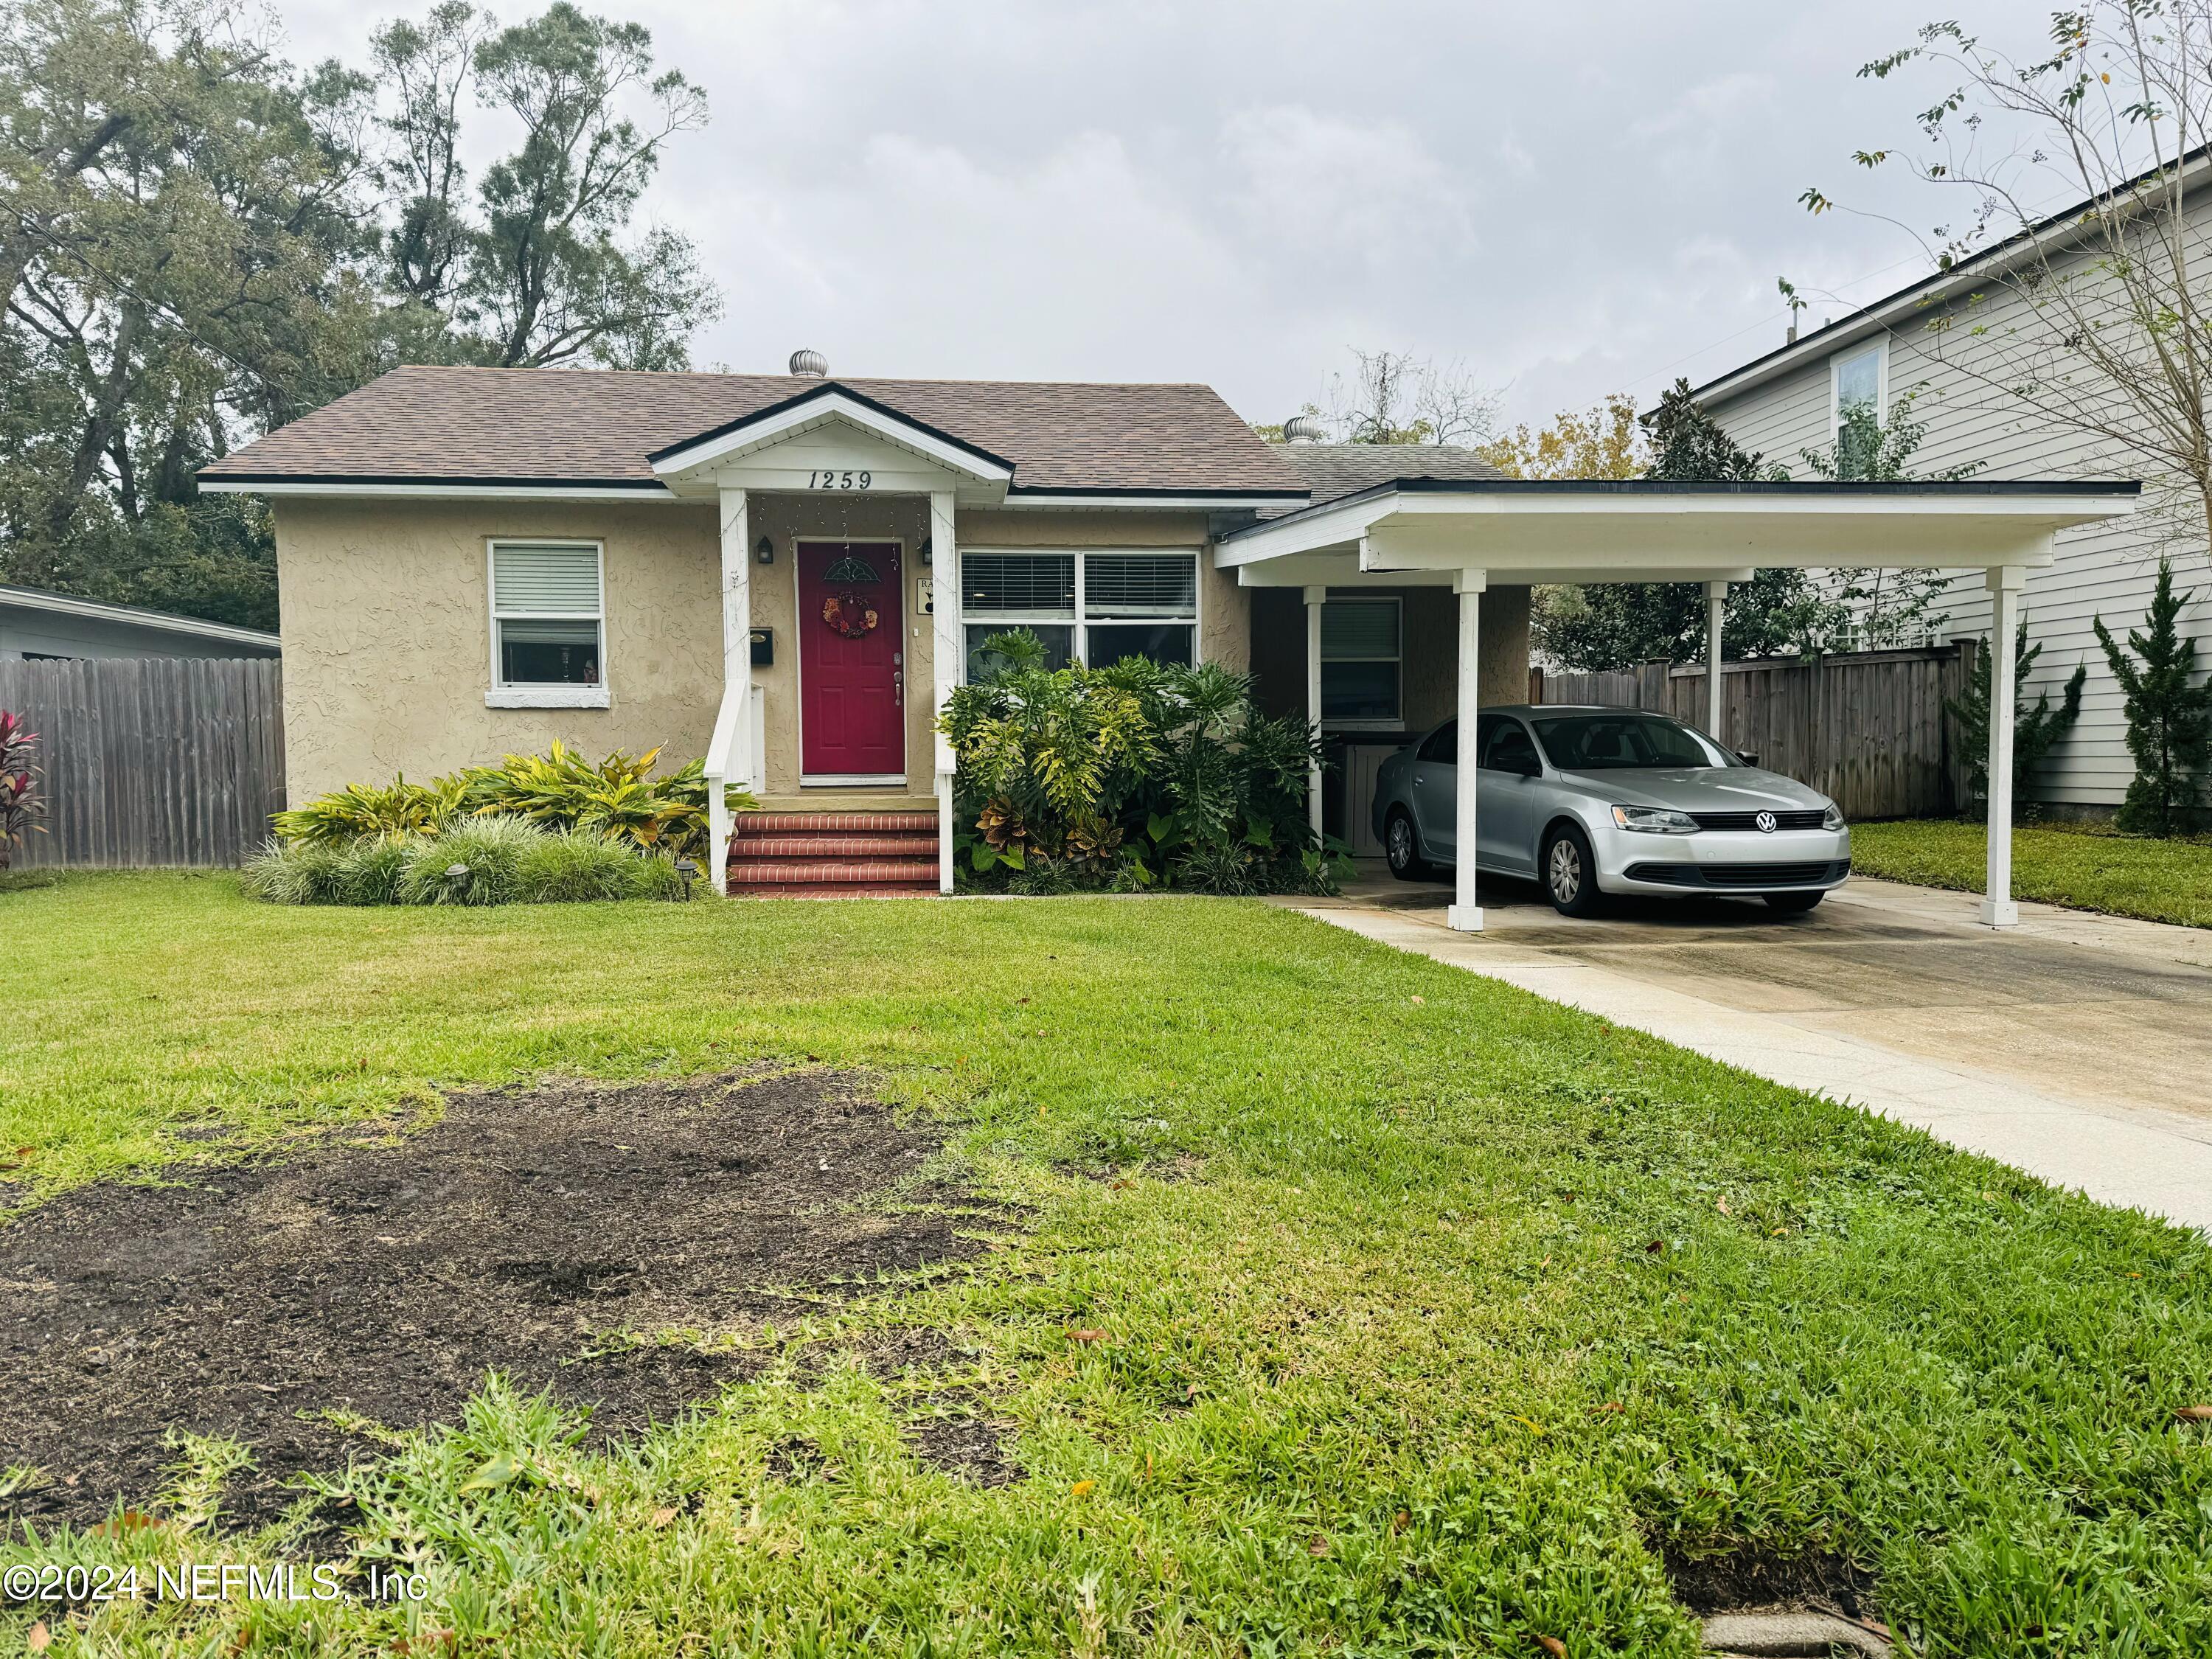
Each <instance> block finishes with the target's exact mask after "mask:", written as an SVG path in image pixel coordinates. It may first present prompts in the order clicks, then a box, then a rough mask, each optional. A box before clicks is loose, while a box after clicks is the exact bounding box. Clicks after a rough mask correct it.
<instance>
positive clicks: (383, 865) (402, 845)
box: [337, 836, 408, 904]
mask: <svg viewBox="0 0 2212 1659" xmlns="http://www.w3.org/2000/svg"><path fill="white" fill-rule="evenodd" d="M407 847H408V842H407V838H406V837H405V836H364V837H362V839H361V840H359V841H357V842H355V843H354V844H353V845H352V846H351V847H349V848H347V849H346V851H345V856H344V857H343V858H342V859H340V860H338V872H337V902H339V903H340V904H397V903H398V902H399V878H400V875H401V873H402V872H404V871H405V869H406V868H407Z"/></svg>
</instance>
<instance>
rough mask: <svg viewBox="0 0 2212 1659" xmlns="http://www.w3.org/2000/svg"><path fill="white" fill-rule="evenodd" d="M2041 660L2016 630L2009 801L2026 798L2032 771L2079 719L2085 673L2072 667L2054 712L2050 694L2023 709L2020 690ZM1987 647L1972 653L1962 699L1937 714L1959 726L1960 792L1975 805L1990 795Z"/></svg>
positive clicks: (1949, 701)
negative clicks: (1963, 789)
mask: <svg viewBox="0 0 2212 1659" xmlns="http://www.w3.org/2000/svg"><path fill="white" fill-rule="evenodd" d="M2042 654H2043V647H2042V645H2041V644H2040V643H2038V644H2035V645H2030V644H2029V643H2028V642H2027V623H2024V622H2023V623H2021V625H2020V633H2019V635H2018V637H2017V638H2016V640H2015V643H2014V647H2013V659H2012V691H2013V716H2012V793H2013V799H2015V801H2022V800H2025V799H2027V785H2028V780H2029V779H2030V778H2031V777H2032V776H2033V775H2034V772H2035V769H2036V768H2037V767H2038V766H2039V765H2041V764H2042V763H2043V757H2045V755H2047V754H2049V753H2050V752H2051V749H2052V748H2053V747H2054V746H2055V745H2056V744H2057V742H2058V740H2059V739H2060V738H2063V737H2064V736H2065V735H2066V733H2067V732H2069V731H2070V730H2071V729H2072V728H2073V725H2074V722H2075V720H2079V719H2080V718H2081V690H2082V688H2083V687H2084V686H2086V685H2087V684H2088V683H2089V670H2088V668H2087V665H2084V664H2081V663H2076V664H2075V665H2074V672H2073V674H2072V675H2071V676H2070V677H2069V678H2068V680H2067V682H2066V685H2065V689H2064V690H2062V691H2061V692H2060V693H2059V698H2058V707H2057V708H2052V707H2051V693H2049V692H2048V691H2045V692H2044V693H2043V694H2042V695H2041V696H2038V697H2037V698H2036V700H2035V702H2034V705H2033V707H2030V706H2029V703H2028V701H2027V697H2026V696H2023V695H2021V687H2023V686H2024V685H2026V684H2027V677H2028V676H2029V675H2030V674H2031V673H2033V671H2034V670H2035V659H2037V658H2038V657H2040V656H2041V655H2042ZM1990 661H1991V659H1990V642H1989V639H1988V637H1987V636H1986V635H1984V638H1983V640H1982V648H1981V649H1980V650H1979V651H1978V652H1976V653H1974V671H1973V676H1972V678H1971V679H1970V680H1969V681H1968V682H1967V684H1966V693H1965V695H1964V696H1957V697H1946V698H1944V699H1943V712H1944V713H1945V714H1948V715H1949V716H1950V717H1951V718H1952V719H1953V720H1956V721H1957V722H1958V723H1959V746H1960V749H1961V750H1964V751H1965V753H1966V787H1967V788H1968V790H1969V791H1970V792H1971V793H1972V795H1973V797H1974V799H1977V800H1985V799H1988V798H1989V793H1990V672H1991V670H1990Z"/></svg>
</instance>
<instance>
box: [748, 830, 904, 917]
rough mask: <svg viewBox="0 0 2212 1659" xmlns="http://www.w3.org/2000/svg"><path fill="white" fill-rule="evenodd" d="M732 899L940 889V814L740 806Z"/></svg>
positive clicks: (873, 895) (896, 893) (886, 894)
mask: <svg viewBox="0 0 2212 1659" xmlns="http://www.w3.org/2000/svg"><path fill="white" fill-rule="evenodd" d="M729 884H730V896H731V897H732V898H890V897H903V896H909V895H912V894H915V893H933V892H935V891H936V890H937V814H936V813H935V812H933V811H932V812H891V811H882V812H878V811H869V812H820V811H811V812H740V813H739V814H738V817H737V819H736V822H735V823H734V824H733V826H732V832H731V836H730V864H729Z"/></svg>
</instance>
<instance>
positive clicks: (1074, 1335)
mask: <svg viewBox="0 0 2212 1659" xmlns="http://www.w3.org/2000/svg"><path fill="white" fill-rule="evenodd" d="M1067 1340H1069V1341H1071V1342H1103V1341H1104V1340H1106V1333H1105V1332H1103V1331H1101V1330H1095V1329H1093V1328H1091V1327H1089V1326H1085V1328H1083V1329H1081V1330H1079V1331H1070V1332H1069V1333H1068V1334H1067Z"/></svg>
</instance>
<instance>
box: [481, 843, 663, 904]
mask: <svg viewBox="0 0 2212 1659" xmlns="http://www.w3.org/2000/svg"><path fill="white" fill-rule="evenodd" d="M514 885H515V894H516V896H517V897H518V898H519V899H520V900H521V901H522V902H524V903H526V904H588V903H592V902H605V901H611V900H616V899H634V898H657V899H667V898H681V897H683V896H684V878H682V877H681V876H680V875H678V873H677V871H676V865H675V862H674V860H671V859H668V858H666V857H664V856H662V855H661V854H639V853H638V852H637V851H635V850H634V849H633V848H630V847H629V846H627V845H625V844H624V843H623V842H616V841H609V840H607V839H606V838H605V836H599V835H595V834H593V833H592V832H591V831H589V830H583V829H569V830H565V831H562V833H560V834H557V835H556V834H549V833H542V832H541V834H540V835H539V836H538V839H537V840H535V841H533V842H531V843H530V844H529V845H528V846H526V848H523V851H522V854H521V856H520V858H519V859H518V860H516V863H515V868H514Z"/></svg>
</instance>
